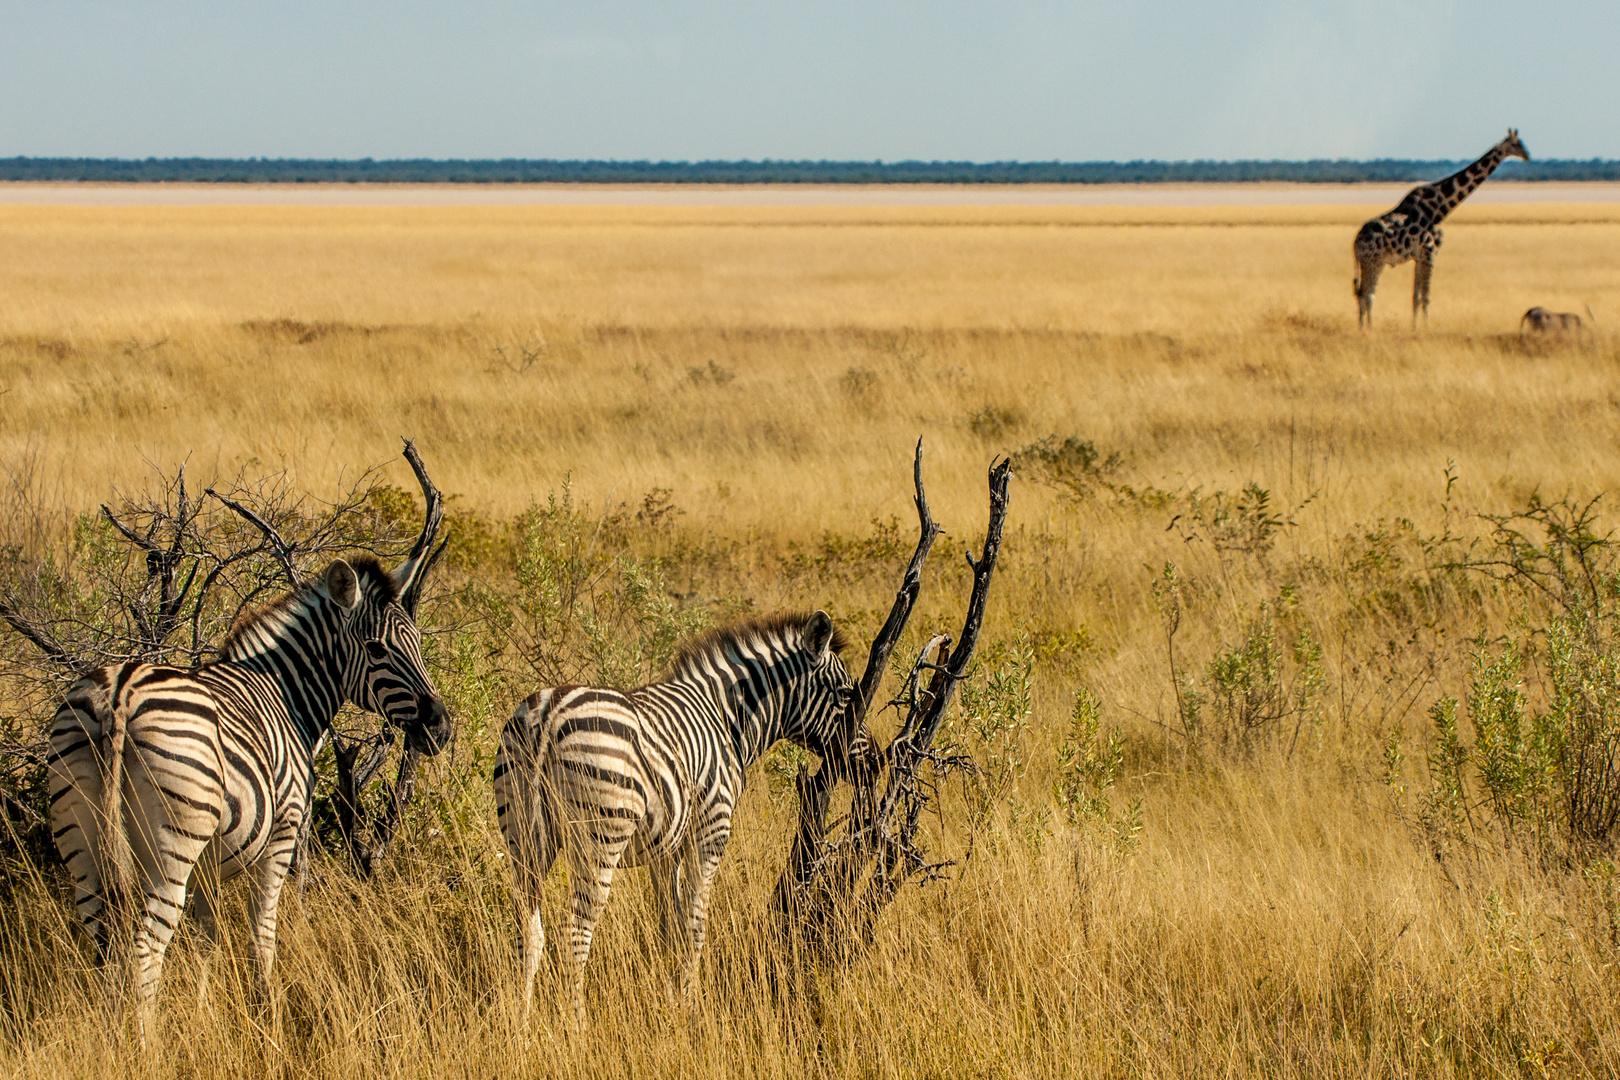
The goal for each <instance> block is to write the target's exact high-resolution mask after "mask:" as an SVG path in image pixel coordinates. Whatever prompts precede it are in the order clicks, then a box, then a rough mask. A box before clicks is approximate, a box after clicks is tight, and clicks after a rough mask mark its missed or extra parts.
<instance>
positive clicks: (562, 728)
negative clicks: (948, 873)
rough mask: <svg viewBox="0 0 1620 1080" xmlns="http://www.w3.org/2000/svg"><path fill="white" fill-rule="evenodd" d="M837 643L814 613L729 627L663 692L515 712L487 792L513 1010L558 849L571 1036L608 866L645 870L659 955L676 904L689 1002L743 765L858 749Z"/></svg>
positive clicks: (580, 689)
mask: <svg viewBox="0 0 1620 1080" xmlns="http://www.w3.org/2000/svg"><path fill="white" fill-rule="evenodd" d="M844 644H845V642H844V636H843V634H842V633H840V632H839V631H837V630H835V629H834V627H833V622H832V619H831V618H829V617H828V615H827V613H826V612H824V611H818V612H816V613H815V614H814V615H802V614H801V615H776V616H772V617H769V618H764V619H744V620H742V621H740V622H737V623H733V624H731V625H729V626H725V627H721V628H719V629H715V630H711V631H708V632H707V633H705V634H702V635H699V636H698V637H697V638H695V639H694V640H692V641H690V642H688V643H686V644H685V645H684V646H682V648H681V649H680V651H679V653H678V655H677V657H676V660H675V664H674V670H673V671H672V673H671V674H670V676H669V678H668V679H667V680H666V681H664V682H658V683H653V684H651V685H648V686H643V687H641V688H640V689H637V690H631V691H629V692H628V693H620V692H618V691H616V690H608V689H603V688H601V687H593V686H558V687H552V688H549V689H545V690H541V691H539V692H538V693H536V694H534V695H532V696H531V697H529V698H528V699H526V700H525V701H524V702H523V703H522V704H520V705H519V706H518V707H517V711H516V712H515V713H514V714H513V716H512V719H511V720H510V721H509V722H508V723H507V725H506V728H505V730H504V731H503V732H502V733H501V746H500V750H499V752H498V753H497V755H496V758H495V773H494V781H495V804H496V810H497V814H498V815H499V819H500V825H501V834H502V835H503V836H504V837H505V840H506V848H507V851H508V853H509V854H510V857H511V863H512V877H513V888H512V896H513V901H514V903H515V905H516V908H517V919H518V934H519V938H520V945H521V948H522V952H523V1007H524V1011H525V1012H527V1010H528V1008H529V1001H530V998H531V996H532V995H533V992H534V976H535V972H536V970H537V969H538V967H539V965H540V955H541V952H542V950H543V949H544V947H545V929H544V927H543V925H542V923H541V919H540V898H541V889H542V886H543V885H544V882H545V878H546V874H547V872H548V871H549V870H550V869H551V864H552V862H553V861H554V860H555V859H556V857H557V854H558V851H559V849H562V850H564V851H565V852H566V853H567V858H568V867H569V880H570V881H571V882H572V883H573V904H572V907H571V912H570V922H569V944H570V945H571V946H572V964H571V969H570V970H568V971H567V975H568V976H569V981H570V986H571V989H572V993H573V1001H572V1005H573V1012H574V1019H575V1022H576V1023H579V1024H583V1022H584V1012H585V997H584V986H585V961H586V959H587V957H588V956H589V955H590V950H591V937H592V934H593V933H594V931H595V929H596V923H597V920H598V919H600V918H601V915H602V908H603V906H604V905H605V904H606V903H607V896H608V888H609V886H610V884H611V883H612V880H613V872H614V870H615V869H616V868H618V867H619V866H620V865H621V864H622V865H626V866H637V865H642V864H647V865H649V866H650V867H651V869H652V872H653V880H654V891H655V893H656V894H657V896H658V898H659V921H660V927H661V930H662V931H663V936H664V939H665V941H666V942H669V943H671V944H674V943H676V939H675V935H674V926H673V923H674V919H675V917H676V916H677V915H678V914H679V911H678V908H677V905H678V904H680V901H681V897H682V894H683V893H685V894H686V900H687V903H686V905H685V906H686V911H685V915H686V919H687V929H688V931H689V933H690V944H689V950H688V952H687V955H686V958H685V961H684V963H683V964H682V967H681V972H680V987H681V992H682V993H683V994H684V993H687V992H689V991H690V988H691V984H692V980H693V977H694V975H695V974H696V972H697V965H698V959H699V957H700V955H701V954H702V951H703V941H704V937H705V934H706V932H707V925H708V903H709V889H710V886H711V885H712V884H713V880H714V871H715V868H716V867H717V866H718V865H719V863H720V857H721V855H722V854H724V852H725V848H726V841H727V839H728V838H729V837H730V835H731V814H732V810H733V808H734V807H735V806H736V804H737V799H738V797H739V796H740V795H741V794H742V789H743V783H744V780H745V774H746V770H747V768H748V766H749V765H750V764H752V763H753V761H754V760H755V759H757V758H758V757H759V756H760V755H761V754H763V753H764V752H765V751H766V750H767V749H769V748H770V746H771V745H772V744H774V743H775V742H776V741H777V740H778V739H784V738H785V739H790V740H792V741H793V742H796V743H798V744H799V745H801V746H803V747H805V748H806V749H808V750H810V751H812V752H814V753H816V754H819V755H820V756H821V757H823V758H824V759H826V760H827V761H828V762H829V764H830V765H831V766H832V767H833V768H834V769H836V770H841V769H843V768H844V767H845V766H846V765H847V763H848V762H849V761H850V760H851V759H852V758H853V757H854V756H855V755H857V754H860V753H863V752H864V750H865V748H866V746H867V745H868V743H869V735H868V732H867V730H866V726H865V724H864V723H862V724H861V726H860V728H859V729H858V730H856V731H850V730H849V723H850V718H851V717H852V716H853V715H854V714H853V712H852V711H851V710H850V708H849V705H850V702H851V701H852V699H853V698H854V697H855V695H856V693H857V690H856V687H855V683H854V682H853V680H851V679H850V677H849V672H848V671H846V670H845V668H844V662H843V660H842V659H841V658H840V657H839V653H840V652H842V651H843V649H844ZM683 877H684V878H686V879H687V880H688V881H690V882H692V883H693V887H691V888H684V887H683V883H682V878H683Z"/></svg>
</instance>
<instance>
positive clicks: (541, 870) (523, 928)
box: [508, 822, 558, 1021]
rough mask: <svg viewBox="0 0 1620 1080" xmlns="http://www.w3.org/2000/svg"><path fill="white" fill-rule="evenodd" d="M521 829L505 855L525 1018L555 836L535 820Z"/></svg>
mask: <svg viewBox="0 0 1620 1080" xmlns="http://www.w3.org/2000/svg"><path fill="white" fill-rule="evenodd" d="M525 831H526V833H527V836H526V838H525V840H524V842H523V843H522V844H521V845H514V844H512V843H511V841H510V840H508V848H509V851H508V857H509V858H510V859H511V860H512V903H513V906H514V907H515V908H516V909H517V924H518V950H519V952H520V953H521V955H522V958H523V1019H524V1020H525V1021H527V1020H528V1018H529V1008H530V1006H531V1004H532V1003H533V1001H534V977H535V975H536V974H538V973H539V971H540V962H541V960H542V958H543V957H544V956H545V953H546V925H545V922H544V920H542V919H541V918H540V905H541V902H542V901H543V899H544V898H545V887H546V875H547V874H549V873H550V872H551V864H552V863H553V862H555V861H556V860H557V841H558V837H557V834H556V831H555V830H553V829H550V828H547V827H546V824H545V823H543V822H535V823H534V828H532V829H529V830H525Z"/></svg>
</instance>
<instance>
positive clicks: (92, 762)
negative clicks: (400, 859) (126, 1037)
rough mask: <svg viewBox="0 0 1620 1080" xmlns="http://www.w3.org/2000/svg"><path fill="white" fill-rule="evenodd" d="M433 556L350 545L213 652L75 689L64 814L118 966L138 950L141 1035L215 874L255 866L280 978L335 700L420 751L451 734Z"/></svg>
mask: <svg viewBox="0 0 1620 1080" xmlns="http://www.w3.org/2000/svg"><path fill="white" fill-rule="evenodd" d="M420 566H421V563H420V560H417V559H412V560H410V561H408V562H407V563H405V564H404V565H403V566H401V567H400V568H399V569H398V570H396V571H394V572H393V573H392V574H390V573H389V572H388V571H386V570H384V569H383V568H382V567H381V566H380V565H378V563H377V562H376V560H374V559H361V560H356V561H355V562H354V563H353V564H352V565H351V564H350V563H347V562H344V561H343V560H341V559H340V560H338V561H337V562H334V563H333V564H332V565H331V566H330V567H329V568H328V569H327V571H326V572H325V573H324V574H323V575H321V577H320V578H319V579H318V580H317V581H314V582H310V583H307V584H305V585H302V586H300V587H298V588H296V589H294V590H293V591H292V592H290V593H288V594H287V595H286V596H284V597H282V598H281V599H279V600H277V601H275V602H274V603H272V604H270V605H269V606H267V607H265V608H263V609H261V610H259V611H258V612H255V613H253V614H252V615H250V616H248V617H246V618H244V619H242V620H240V621H239V623H238V625H237V626H236V627H235V628H234V629H233V630H232V631H231V633H230V635H229V636H228V637H227V638H226V640H225V643H224V645H223V646H222V647H221V650H220V652H221V659H220V660H218V661H216V662H214V663H210V664H206V665H204V666H202V667H199V668H197V669H195V670H193V671H183V670H181V669H179V668H173V667H165V666H162V665H154V664H138V663H130V664H123V665H120V666H114V667H106V668H101V669H99V670H97V671H93V672H91V673H90V674H89V675H87V676H86V677H85V678H83V679H82V680H80V681H79V682H78V683H77V684H75V685H74V686H73V688H72V689H71V690H70V691H69V692H68V694H67V698H66V700H65V702H64V703H63V705H62V707H61V708H60V709H59V710H58V711H57V714H56V719H55V722H54V724H53V725H52V729H51V753H50V762H49V764H50V798H51V825H52V828H53V829H54V830H55V834H56V845H57V848H58V850H60V851H61V853H62V858H63V859H64V860H65V861H66V862H67V865H68V868H69V870H70V871H71V873H72V875H73V881H74V898H75V902H76V904H77V906H78V911H79V917H80V919H81V920H82V921H83V923H84V925H85V928H86V929H87V930H88V931H89V932H90V934H91V935H92V937H93V938H94V939H95V941H96V944H97V946H98V948H99V949H100V951H101V954H102V957H103V960H104V962H105V961H107V960H108V959H109V952H110V948H109V947H110V946H111V945H112V944H113V943H114V941H115V940H117V941H118V943H119V944H120V945H126V946H128V950H129V955H130V961H131V964H132V967H133V971H134V981H135V987H134V989H135V1001H136V1005H137V1017H138V1021H139V1024H140V1029H141V1031H142V1033H143V1036H144V1033H145V1032H146V1031H147V1030H149V1029H150V1026H151V1023H150V1022H151V1016H152V1010H153V1007H154V1002H155V999H156V994H157V985H158V980H159V977H160V975H161V973H162V968H163V955H164V952H165V950H166V949H167V948H168V944H169V941H170V939H171V938H172V937H173V936H174V932H175V927H176V924H177V923H178V922H179V920H180V916H181V913H182V912H183V911H184V909H185V904H186V898H187V894H188V892H190V893H192V894H193V895H194V896H195V897H196V903H195V905H194V907H195V913H196V916H197V918H198V921H199V922H200V923H201V924H202V927H203V929H204V931H205V933H206V934H207V937H208V939H209V940H210V942H211V941H212V939H213V936H214V911H213V899H212V897H211V896H210V895H209V894H210V892H211V886H212V885H214V884H217V883H218V882H223V881H226V880H229V879H230V878H233V877H236V876H237V875H238V874H241V873H244V872H251V873H252V875H253V881H254V885H255V889H254V892H253V903H252V906H251V909H250V910H251V919H252V922H253V932H254V945H255V951H256V953H257V955H258V960H259V970H260V974H261V975H262V977H263V978H264V979H265V980H268V979H269V976H270V967H271V963H272V961H273V959H274V957H275V945H276V907H277V901H278V899H279V897H280V893H281V887H282V883H283V882H284V880H285V879H286V876H287V869H288V866H289V864H290V863H291V861H292V857H293V851H294V848H295V847H296V845H297V839H298V835H299V827H300V825H301V824H302V822H303V820H304V816H305V814H306V813H307V811H308V808H309V801H310V792H311V788H312V785H313V783H314V767H313V759H314V754H315V751H316V749H317V748H318V746H319V744H320V742H321V740H322V739H323V738H324V737H325V735H326V732H327V729H328V725H329V724H330V723H331V720H332V717H333V716H334V715H335V714H336V712H337V710H338V708H339V706H341V705H342V704H343V703H344V702H345V701H348V702H352V703H354V704H356V705H358V706H360V707H361V708H365V709H369V710H372V711H375V712H379V713H381V714H383V715H384V716H385V717H386V718H387V720H388V721H390V722H392V723H394V724H397V725H399V726H400V727H401V728H402V729H403V730H404V731H405V733H406V737H407V738H408V739H409V740H410V742H411V744H412V745H413V746H415V747H417V748H418V749H420V750H422V751H423V752H424V753H429V754H432V753H436V752H437V751H438V749H439V748H440V747H441V746H442V745H443V744H444V742H445V741H446V740H447V739H448V738H449V734H450V718H449V714H448V713H447V711H446V710H445V707H444V703H443V702H442V701H441V700H440V699H439V695H438V692H437V691H436V690H435V689H434V687H433V683H432V680H431V679H430V678H429V676H428V672H427V665H426V664H425V662H424V661H423V659H422V649H421V637H420V634H419V633H418V631H417V627H416V622H415V619H414V613H413V612H409V611H407V610H406V605H410V606H412V607H414V602H413V597H414V591H407V590H408V586H409V585H410V584H411V581H412V577H413V576H414V575H415V574H416V573H417V571H418V570H419V569H420ZM402 598H403V603H402ZM205 884H207V885H208V886H210V887H201V886H204V885H205ZM120 916H121V917H120ZM129 924H133V926H132V929H130V928H129ZM126 933H127V934H129V935H130V936H129V937H124V936H123V935H125V934H126ZM115 936H116V938H115ZM118 951H123V950H122V949H120V950H118ZM117 985H118V984H117V983H116V982H115V983H114V988H115V991H116V988H117Z"/></svg>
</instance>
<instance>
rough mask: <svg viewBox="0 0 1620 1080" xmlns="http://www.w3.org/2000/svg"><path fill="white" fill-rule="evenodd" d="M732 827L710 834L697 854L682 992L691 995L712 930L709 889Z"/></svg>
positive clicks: (682, 973)
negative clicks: (705, 943) (689, 941)
mask: <svg viewBox="0 0 1620 1080" xmlns="http://www.w3.org/2000/svg"><path fill="white" fill-rule="evenodd" d="M730 835H731V830H730V828H729V827H728V828H725V829H722V830H721V831H719V832H718V833H717V834H716V835H714V836H712V837H709V838H706V839H705V842H704V845H703V847H702V849H701V850H700V851H699V852H698V856H697V872H696V873H695V875H694V877H695V878H696V880H695V881H693V882H692V887H691V906H690V908H689V909H688V912H687V928H688V929H689V931H690V932H691V946H690V948H689V950H688V952H687V954H686V960H685V962H684V963H682V965H681V982H680V985H681V996H682V997H683V998H688V999H689V998H690V997H691V996H692V987H693V986H694V985H695V984H696V982H697V970H698V961H699V960H701V959H702V958H703V944H704V942H705V940H706V939H707V938H708V933H709V890H710V888H712V887H713V885H714V872H715V870H716V869H717V868H718V867H719V866H720V857H721V856H722V855H724V854H725V853H726V841H727V840H728V839H729V838H730Z"/></svg>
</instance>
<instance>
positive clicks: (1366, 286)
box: [1356, 258, 1384, 329]
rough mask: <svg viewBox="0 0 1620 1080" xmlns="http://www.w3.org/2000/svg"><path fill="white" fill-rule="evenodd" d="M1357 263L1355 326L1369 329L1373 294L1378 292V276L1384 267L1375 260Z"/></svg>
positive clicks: (1364, 260) (1363, 260)
mask: <svg viewBox="0 0 1620 1080" xmlns="http://www.w3.org/2000/svg"><path fill="white" fill-rule="evenodd" d="M1358 261H1359V263H1360V269H1361V273H1360V274H1359V275H1358V276H1357V278H1356V325H1357V326H1365V327H1367V328H1368V329H1371V328H1372V306H1373V293H1374V292H1376V291H1377V290H1378V276H1379V275H1380V274H1381V273H1383V270H1384V267H1383V264H1382V263H1381V262H1379V261H1378V260H1377V259H1376V258H1370V259H1361V260H1358Z"/></svg>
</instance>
